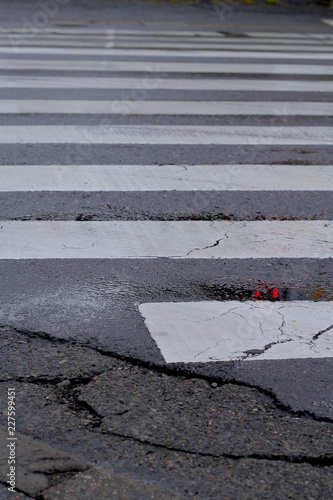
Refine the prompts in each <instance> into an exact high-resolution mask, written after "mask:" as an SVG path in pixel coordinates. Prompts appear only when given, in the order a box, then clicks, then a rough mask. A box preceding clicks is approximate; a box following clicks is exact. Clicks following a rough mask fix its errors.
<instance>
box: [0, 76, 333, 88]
mask: <svg viewBox="0 0 333 500" xmlns="http://www.w3.org/2000/svg"><path fill="white" fill-rule="evenodd" d="M0 88H27V89H28V88H29V89H30V88H41V89H42V88H44V89H46V88H56V89H70V88H75V89H76V88H80V89H121V90H126V89H137V90H139V91H140V90H147V91H148V90H154V89H161V90H234V91H249V92H250V91H269V92H275V91H278V92H333V82H331V81H322V82H318V81H317V82H315V81H304V80H296V81H295V80H257V79H256V80H252V79H251V80H236V79H222V78H217V79H211V78H207V79H206V78H205V79H197V78H195V79H194V78H191V79H189V78H163V79H162V78H159V77H155V78H149V79H148V78H146V79H142V78H102V77H100V78H89V77H87V78H80V77H66V76H54V77H53V76H52V77H49V76H45V77H30V78H29V77H22V76H0Z"/></svg>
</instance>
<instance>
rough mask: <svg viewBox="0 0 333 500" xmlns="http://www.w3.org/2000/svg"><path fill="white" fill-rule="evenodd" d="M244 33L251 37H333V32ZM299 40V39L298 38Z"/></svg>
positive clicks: (283, 38) (282, 38) (285, 38)
mask: <svg viewBox="0 0 333 500" xmlns="http://www.w3.org/2000/svg"><path fill="white" fill-rule="evenodd" d="M244 35H248V36H250V37H251V38H253V37H255V38H279V39H281V40H287V39H288V38H291V39H293V38H297V39H306V40H312V39H313V38H314V39H326V38H327V39H331V38H333V35H332V34H331V33H285V32H279V31H247V32H246V33H244ZM297 42H298V40H297Z"/></svg>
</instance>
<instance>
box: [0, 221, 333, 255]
mask: <svg viewBox="0 0 333 500" xmlns="http://www.w3.org/2000/svg"><path fill="white" fill-rule="evenodd" d="M0 238H1V241H2V244H1V245H0V259H64V258H69V259H77V258H83V259H98V258H102V259H122V258H138V259H144V258H157V257H165V258H172V259H196V258H198V259H211V258H214V259H245V258H248V259H251V258H253V259H259V258H273V257H275V258H297V259H300V258H317V259H324V258H329V257H331V256H332V239H333V223H332V221H254V222H246V221H242V222H226V221H218V222H204V221H186V222H183V221H180V222H179V221H177V222H174V221H162V222H159V221H158V222H157V221H121V222H119V221H111V222H104V221H97V222H77V221H64V222H62V221H61V222H59V221H24V222H22V221H14V222H11V221H10V222H9V221H3V222H0Z"/></svg>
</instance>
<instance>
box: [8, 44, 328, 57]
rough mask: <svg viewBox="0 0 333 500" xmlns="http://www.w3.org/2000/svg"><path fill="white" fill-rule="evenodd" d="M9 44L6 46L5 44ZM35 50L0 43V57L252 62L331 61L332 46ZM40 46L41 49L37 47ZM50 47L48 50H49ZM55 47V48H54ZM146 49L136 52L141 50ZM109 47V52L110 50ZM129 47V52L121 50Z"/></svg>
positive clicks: (98, 46) (83, 46)
mask: <svg viewBox="0 0 333 500" xmlns="http://www.w3.org/2000/svg"><path fill="white" fill-rule="evenodd" d="M7 43H8V42H7ZM34 44H36V47H34V46H32V47H30V46H29V47H15V48H13V47H3V46H1V41H0V55H1V54H16V55H26V54H29V55H31V54H35V55H42V56H48V55H50V56H62V55H78V56H108V57H109V56H131V57H138V58H140V57H176V58H177V57H206V58H208V57H218V58H232V59H234V58H236V59H237V58H241V59H242V58H254V59H258V58H259V59H296V60H301V59H315V60H332V59H333V46H322V45H318V46H316V45H314V46H311V45H297V46H294V45H283V46H281V45H260V44H255V45H254V44H253V45H248V44H245V45H240V44H229V45H226V44H225V43H223V44H220V43H219V44H202V43H179V44H172V45H170V44H166V43H164V44H162V43H157V42H152V43H150V44H148V43H145V44H142V43H139V42H135V41H133V42H131V43H127V44H126V43H121V42H118V43H115V42H107V43H104V44H103V43H101V42H100V43H96V42H95V43H93V42H84V43H82V44H80V43H78V42H68V41H67V42H66V41H63V42H62V41H55V42H45V41H43V40H40V41H39V42H37V41H34V42H29V43H28V45H34ZM40 45H43V47H40ZM48 45H49V46H48ZM53 45H54V46H53ZM144 46H146V47H147V48H138V47H144ZM111 47H112V48H111ZM123 47H128V48H123ZM184 49H186V50H184Z"/></svg>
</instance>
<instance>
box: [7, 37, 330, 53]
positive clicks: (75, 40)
mask: <svg viewBox="0 0 333 500" xmlns="http://www.w3.org/2000/svg"><path fill="white" fill-rule="evenodd" d="M107 41H109V42H110V41H111V43H113V42H115V43H118V42H123V41H126V42H129V41H131V42H132V43H133V45H134V46H135V43H136V42H142V41H150V42H152V41H154V42H164V43H165V47H167V45H166V44H167V42H171V43H174V42H183V43H188V44H190V43H192V42H193V43H197V44H198V43H201V44H202V46H203V47H204V46H206V44H212V43H218V44H219V46H220V47H223V46H229V45H230V44H232V45H235V46H237V47H238V46H239V47H243V48H244V50H246V49H247V48H248V47H250V49H251V47H252V46H255V45H258V46H260V49H259V50H261V49H264V50H265V47H270V48H271V50H276V49H277V47H279V48H278V50H282V49H283V48H284V47H290V49H291V50H292V47H295V46H297V47H304V46H308V47H309V49H310V50H311V49H312V48H313V47H320V46H322V47H330V46H332V42H333V40H332V39H330V38H328V39H325V40H323V38H309V39H305V38H298V39H297V40H295V39H281V38H274V37H272V38H270V39H269V42H268V41H267V40H264V39H263V38H249V37H226V38H220V37H213V36H211V37H203V36H202V37H197V36H194V37H180V36H173V37H172V38H170V36H169V37H168V36H164V35H162V36H158V37H153V36H149V37H148V36H147V37H131V36H128V35H115V36H113V35H112V36H108V35H103V34H102V35H95V34H89V35H88V36H87V35H86V36H84V35H72V34H66V35H65V34H63V35H59V34H57V35H52V34H39V35H36V36H34V37H33V38H24V37H22V36H20V35H13V36H8V35H4V34H1V33H0V44H1V45H3V46H11V47H12V48H15V47H22V46H23V47H25V46H28V47H38V46H45V47H52V46H54V47H56V46H63V45H64V44H65V43H66V42H67V43H68V44H69V46H73V47H74V46H76V47H80V46H81V47H87V46H91V47H94V46H98V44H99V45H101V44H102V45H103V44H105V43H106V42H107ZM265 42H268V43H269V45H268V43H267V44H266V43H265ZM323 42H324V45H323ZM264 44H265V45H264ZM296 44H297V45H296Z"/></svg>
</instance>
